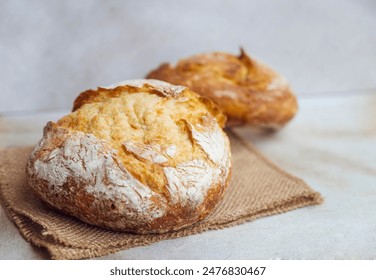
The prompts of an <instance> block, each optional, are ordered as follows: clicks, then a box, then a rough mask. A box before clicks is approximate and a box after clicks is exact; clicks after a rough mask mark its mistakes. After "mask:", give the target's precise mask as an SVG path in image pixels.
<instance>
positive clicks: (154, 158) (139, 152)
mask: <svg viewBox="0 0 376 280" xmlns="http://www.w3.org/2000/svg"><path fill="white" fill-rule="evenodd" d="M123 145H124V148H125V149H126V150H127V151H128V152H130V153H132V154H134V155H135V156H136V157H138V158H141V159H145V160H148V161H150V162H152V163H157V164H158V163H165V162H167V161H168V160H169V159H168V158H172V157H174V155H175V153H176V146H175V145H171V146H169V147H168V148H165V149H163V148H162V147H161V145H159V144H149V145H146V144H142V143H135V142H132V141H125V142H124V143H123Z"/></svg>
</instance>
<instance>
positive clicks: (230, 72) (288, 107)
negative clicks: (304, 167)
mask: <svg viewBox="0 0 376 280" xmlns="http://www.w3.org/2000/svg"><path fill="white" fill-rule="evenodd" d="M147 78H151V79H159V80H163V81H167V82H169V83H172V84H175V85H184V86H187V87H189V88H190V89H192V90H193V91H195V92H197V93H199V94H200V95H202V96H206V97H208V98H210V99H212V100H213V101H214V102H215V103H216V104H217V105H218V106H219V107H220V108H221V110H222V111H223V112H224V113H225V115H226V116H227V117H228V124H227V125H228V126H235V125H244V124H246V125H250V126H255V127H267V128H278V127H281V126H283V125H284V124H286V123H287V122H288V121H289V120H290V119H292V118H293V116H294V115H295V113H296V111H297V109H298V105H297V100H296V98H295V96H294V94H293V92H292V91H291V89H290V87H289V85H288V83H287V81H286V80H285V79H284V78H283V77H282V76H281V75H279V74H278V73H276V72H275V71H273V70H272V69H270V68H269V67H267V66H266V65H264V64H262V63H261V62H259V61H256V60H255V59H251V58H250V57H249V56H248V55H247V54H246V53H245V52H244V50H243V49H241V53H240V55H239V56H234V55H231V54H227V53H223V52H214V53H208V54H200V55H195V56H192V57H189V58H186V59H182V60H180V61H179V62H178V63H177V64H176V66H172V65H170V64H167V63H164V64H162V65H160V66H159V68H157V69H155V70H153V71H151V72H150V73H149V74H148V75H147Z"/></svg>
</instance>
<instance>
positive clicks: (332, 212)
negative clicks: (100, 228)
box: [0, 90, 376, 259]
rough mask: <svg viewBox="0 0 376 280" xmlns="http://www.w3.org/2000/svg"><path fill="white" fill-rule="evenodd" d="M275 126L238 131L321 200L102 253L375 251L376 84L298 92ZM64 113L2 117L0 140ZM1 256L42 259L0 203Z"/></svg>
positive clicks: (24, 140)
mask: <svg viewBox="0 0 376 280" xmlns="http://www.w3.org/2000/svg"><path fill="white" fill-rule="evenodd" d="M299 102H300V111H299V113H298V115H297V117H296V118H295V119H294V120H293V121H292V122H291V123H290V124H289V125H288V126H287V127H285V128H284V129H282V130H281V131H279V132H278V133H275V134H267V133H256V132H254V131H251V130H250V129H238V132H239V133H240V134H241V135H242V136H244V137H245V138H247V139H248V140H250V141H252V142H253V143H254V144H255V145H256V146H257V148H258V149H259V150H260V151H261V152H262V153H264V154H265V155H266V156H267V157H268V158H269V159H270V160H272V161H273V162H275V163H276V164H277V165H278V166H279V167H281V168H282V169H285V170H286V171H288V172H290V173H291V174H293V175H296V176H298V177H300V178H302V179H303V180H305V181H306V182H307V183H308V184H309V185H311V186H312V187H313V188H314V189H315V190H317V191H319V192H321V194H322V195H323V196H324V197H325V203H324V204H322V205H320V206H313V207H305V208H302V209H298V210H294V211H290V212H287V213H284V214H280V215H274V216H271V217H266V218H261V219H258V220H256V221H254V222H250V223H246V224H243V225H239V226H236V227H232V228H228V229H224V230H217V231H210V232H206V233H202V234H199V235H194V236H188V237H184V238H179V239H175V240H167V241H163V242H159V243H155V244H152V245H149V246H145V247H139V248H134V249H130V250H127V251H123V252H119V253H117V254H113V255H110V256H105V257H103V259H277V258H282V259H375V258H376V245H375V244H376V215H375V213H376V203H375V201H376V156H375V148H374V146H375V142H376V122H375V109H374V108H375V106H376V90H375V91H367V92H363V91H354V92H351V93H343V94H340V95H339V94H333V95H332V96H331V97H315V98H301V99H300V100H299ZM62 114H63V113H59V114H39V115H34V116H29V115H25V116H18V117H16V116H14V117H8V118H0V146H1V147H5V146H10V145H26V144H35V143H36V142H37V141H38V140H39V138H40V137H41V134H42V127H43V125H44V124H45V123H46V121H48V120H56V119H57V118H59V117H60V116H61V115H62ZM0 224H1V230H0V259H1V258H2V259H40V258H46V255H45V253H44V252H43V251H41V250H40V249H37V248H34V247H32V246H31V245H29V244H28V243H27V242H26V241H24V240H23V238H22V237H21V236H20V234H19V233H18V230H17V229H16V227H15V226H14V225H13V224H12V223H11V222H10V221H9V219H8V218H7V217H6V216H5V214H4V211H3V210H2V208H1V209H0Z"/></svg>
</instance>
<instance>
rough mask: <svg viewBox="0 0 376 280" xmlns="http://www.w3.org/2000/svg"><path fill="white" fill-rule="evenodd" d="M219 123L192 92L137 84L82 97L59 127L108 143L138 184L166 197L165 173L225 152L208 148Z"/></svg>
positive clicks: (163, 85) (221, 121)
mask: <svg viewBox="0 0 376 280" xmlns="http://www.w3.org/2000/svg"><path fill="white" fill-rule="evenodd" d="M177 105H182V106H177ZM217 122H218V123H219V125H220V126H223V125H224V123H225V116H224V115H223V114H222V113H221V112H220V111H219V110H218V108H217V107H216V106H215V105H214V104H213V103H212V102H211V101H209V100H207V99H205V98H202V97H200V96H198V95H197V94H195V93H193V92H192V91H190V90H189V89H187V88H185V87H182V86H172V85H170V84H167V83H164V82H161V81H152V80H148V83H144V81H142V80H134V81H131V82H130V81H127V84H125V85H122V84H121V83H119V84H116V85H113V86H110V87H107V88H104V87H102V88H98V89H97V90H88V91H85V92H83V93H81V94H80V95H79V96H78V97H77V99H76V100H75V102H74V107H73V112H72V113H70V114H68V115H66V116H65V117H63V118H62V119H60V120H59V121H58V122H57V126H59V127H63V128H67V129H69V130H73V131H81V132H84V133H86V134H92V135H94V136H95V137H96V138H98V139H101V140H105V141H106V143H107V144H108V145H110V147H111V148H112V149H114V150H115V151H117V158H118V159H120V160H121V161H122V164H123V165H124V167H125V168H126V169H127V170H128V171H129V172H131V173H132V175H133V176H134V177H135V178H136V179H137V180H138V181H140V182H141V183H143V184H145V185H147V186H149V187H150V188H151V189H152V190H153V191H155V192H157V193H160V194H162V193H163V194H167V189H166V188H165V186H166V180H167V178H166V176H165V171H164V170H166V169H165V167H176V166H178V165H179V164H182V163H185V162H191V161H192V160H194V159H197V158H205V157H206V153H207V152H208V151H209V157H210V156H211V157H212V160H217V159H216V158H215V157H216V153H217V151H218V152H219V153H223V152H224V151H225V150H224V148H223V147H216V148H213V149H212V151H213V152H212V153H210V149H211V145H215V144H216V143H205V139H204V137H205V133H207V132H208V131H210V130H212V131H216V133H219V131H220V130H218V129H215V126H218V124H217ZM200 127H202V128H204V129H205V130H206V132H205V131H200ZM208 128H209V130H208ZM194 138H197V139H194ZM218 138H219V139H222V138H223V137H222V136H221V137H218ZM203 147H206V151H205V150H204V149H203ZM221 157H222V155H219V160H221Z"/></svg>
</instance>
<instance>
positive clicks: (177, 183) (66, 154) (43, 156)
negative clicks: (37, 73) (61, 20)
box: [27, 83, 231, 233]
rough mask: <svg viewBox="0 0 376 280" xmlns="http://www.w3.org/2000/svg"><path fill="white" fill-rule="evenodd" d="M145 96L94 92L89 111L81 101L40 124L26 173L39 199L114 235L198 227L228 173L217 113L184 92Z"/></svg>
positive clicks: (226, 151)
mask: <svg viewBox="0 0 376 280" xmlns="http://www.w3.org/2000/svg"><path fill="white" fill-rule="evenodd" d="M163 84H164V86H165V83H163ZM103 90H105V91H110V92H106V94H107V98H106V95H102V96H101V94H102V93H103ZM128 90H129V91H131V93H132V94H129V92H128ZM151 90H153V89H150V91H149V92H145V88H144V87H143V88H140V89H139V91H141V92H140V93H138V92H137V91H135V90H134V88H133V87H132V88H127V87H123V86H120V87H115V88H114V89H101V88H99V89H98V90H97V91H98V92H99V93H97V96H96V97H95V96H94V97H95V98H94V99H95V102H93V100H94V99H91V100H90V98H93V97H89V100H88V103H86V104H88V106H81V107H79V108H78V109H77V110H76V111H75V112H72V113H71V114H69V115H67V116H65V117H63V118H62V119H60V120H59V121H58V122H57V123H56V124H55V123H51V122H50V123H48V124H47V126H46V127H45V130H44V136H43V138H42V139H41V141H40V142H39V144H38V145H37V146H36V147H35V149H34V151H33V153H32V155H31V156H30V159H29V161H28V165H27V173H28V175H29V182H30V186H31V187H32V188H33V189H34V190H35V192H36V193H37V194H38V196H40V197H41V198H42V200H43V201H45V202H46V203H47V204H49V205H51V206H52V207H55V208H57V209H60V210H61V211H63V212H66V213H68V214H70V215H73V216H76V217H78V218H79V219H81V220H83V221H86V222H88V223H90V224H94V225H97V226H101V227H105V228H109V229H113V230H119V231H129V232H136V233H155V232H156V233H158V232H166V231H169V230H177V229H180V228H182V227H186V226H189V225H191V224H192V223H194V222H197V221H198V220H200V219H202V218H204V217H206V215H208V214H209V213H210V212H211V211H212V209H213V208H214V206H215V205H216V204H217V203H218V202H219V200H220V199H221V198H222V196H223V193H224V191H225V189H226V188H227V186H228V183H229V178H230V173H231V171H230V169H231V157H230V156H231V154H230V148H229V141H228V138H227V136H226V135H225V133H224V132H223V131H222V130H221V124H220V123H218V122H217V120H221V113H220V111H216V107H215V105H213V104H211V103H210V102H208V103H205V102H206V99H204V98H199V97H198V96H197V95H196V94H194V93H192V92H191V91H190V90H188V89H187V90H183V91H184V92H180V93H179V94H177V95H171V96H162V95H159V94H157V96H156V95H155V94H154V93H153V92H151ZM182 98H184V99H186V100H184V101H181V99H182ZM162 101H163V102H162ZM90 102H92V103H93V104H89V103H90ZM127 104H128V105H129V106H128V105H127ZM158 106H159V107H158ZM213 112H215V114H213ZM132 118H134V120H132ZM133 121H136V123H132V122H133ZM138 122H141V123H138ZM180 122H182V123H184V129H180V128H179V123H180ZM133 124H134V125H133ZM210 144H211V145H210ZM158 178H160V179H162V180H159V179H158Z"/></svg>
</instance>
